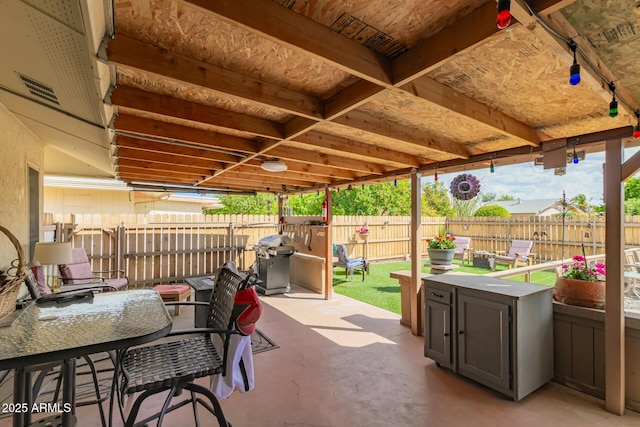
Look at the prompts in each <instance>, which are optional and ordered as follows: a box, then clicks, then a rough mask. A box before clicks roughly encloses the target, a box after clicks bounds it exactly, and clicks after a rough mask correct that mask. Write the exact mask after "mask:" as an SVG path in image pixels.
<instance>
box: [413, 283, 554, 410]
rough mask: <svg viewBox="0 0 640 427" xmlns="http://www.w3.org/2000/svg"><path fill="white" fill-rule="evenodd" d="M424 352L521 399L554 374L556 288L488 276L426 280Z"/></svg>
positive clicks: (439, 363) (453, 369)
mask: <svg viewBox="0 0 640 427" xmlns="http://www.w3.org/2000/svg"><path fill="white" fill-rule="evenodd" d="M423 289H424V292H425V294H424V300H425V316H424V322H425V325H424V331H425V333H424V334H425V346H424V354H425V356H426V357H429V358H431V359H433V360H434V361H435V362H436V364H437V365H438V366H440V367H446V368H449V369H451V370H452V371H454V372H456V373H458V374H459V375H462V376H465V377H467V378H470V379H472V380H475V381H477V382H479V383H481V384H484V385H486V386H488V387H490V388H492V389H494V390H496V391H498V392H500V393H503V394H505V395H507V396H508V397H510V398H512V399H513V400H516V401H518V400H520V399H522V398H523V397H525V396H526V395H528V394H529V393H531V392H532V391H534V390H536V389H537V388H539V387H540V386H542V385H543V384H545V383H546V382H547V381H549V380H550V379H551V378H552V377H553V304H552V301H551V299H552V298H551V293H552V288H550V287H547V286H541V285H536V284H531V283H523V282H515V281H510V280H502V279H495V278H492V277H486V276H482V275H456V274H443V275H438V276H431V277H427V278H425V279H423Z"/></svg>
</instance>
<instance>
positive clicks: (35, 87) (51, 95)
mask: <svg viewBox="0 0 640 427" xmlns="http://www.w3.org/2000/svg"><path fill="white" fill-rule="evenodd" d="M17 74H18V76H19V77H20V80H22V83H23V84H24V85H25V87H26V88H27V90H28V91H29V93H31V95H33V96H37V97H38V98H41V99H44V100H45V101H47V102H50V103H52V104H56V105H60V101H59V100H58V97H57V96H56V92H55V91H54V90H53V88H52V87H51V86H49V85H46V84H44V83H41V82H39V81H37V80H36V79H32V78H31V77H27V76H25V75H24V74H20V73H17Z"/></svg>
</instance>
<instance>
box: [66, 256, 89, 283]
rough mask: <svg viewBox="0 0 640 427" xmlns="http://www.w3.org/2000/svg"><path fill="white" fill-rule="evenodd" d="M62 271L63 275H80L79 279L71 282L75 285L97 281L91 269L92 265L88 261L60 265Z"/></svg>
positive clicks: (72, 276)
mask: <svg viewBox="0 0 640 427" xmlns="http://www.w3.org/2000/svg"><path fill="white" fill-rule="evenodd" d="M60 272H61V273H62V276H63V277H69V278H74V277H78V279H75V280H73V281H71V282H70V283H71V284H74V285H83V284H86V283H94V282H96V279H92V277H93V272H92V271H91V265H90V264H89V263H88V262H87V263H86V264H63V265H61V266H60Z"/></svg>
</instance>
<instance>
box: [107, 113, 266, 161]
mask: <svg viewBox="0 0 640 427" xmlns="http://www.w3.org/2000/svg"><path fill="white" fill-rule="evenodd" d="M114 128H115V130H116V132H117V131H122V132H130V133H134V134H139V135H147V136H150V137H156V138H163V139H170V140H174V141H182V142H188V143H193V144H199V145H203V146H206V147H211V148H218V149H220V150H223V151H228V152H230V153H234V152H239V153H249V154H255V153H256V152H257V144H258V143H257V142H256V141H250V140H247V139H244V138H238V137H236V136H230V135H223V134H220V133H216V132H212V131H208V130H203V129H196V128H192V127H189V126H183V125H177V124H174V123H167V122H162V121H160V120H153V119H147V118H143V117H136V116H133V115H129V114H119V115H118V116H117V117H116V120H115V121H114Z"/></svg>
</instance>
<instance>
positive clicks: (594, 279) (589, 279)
mask: <svg viewBox="0 0 640 427" xmlns="http://www.w3.org/2000/svg"><path fill="white" fill-rule="evenodd" d="M605 276H606V267H605V265H604V264H601V263H595V264H593V265H591V266H590V265H589V264H588V263H587V260H586V258H585V257H584V255H576V256H574V257H573V259H572V263H571V264H564V265H563V266H562V276H560V277H558V278H557V279H556V285H555V287H554V288H553V299H554V300H556V301H558V302H562V303H564V304H570V305H579V306H581V307H589V308H604V297H605Z"/></svg>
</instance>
